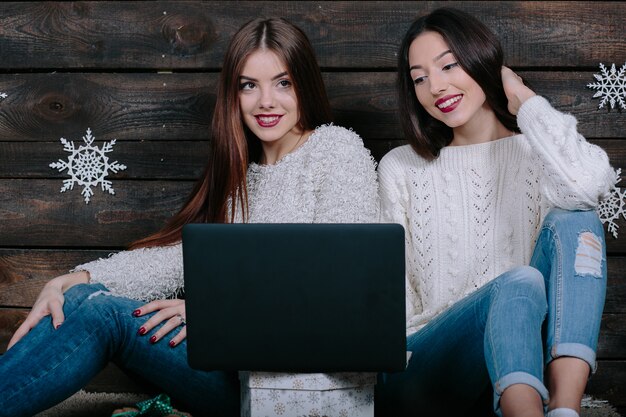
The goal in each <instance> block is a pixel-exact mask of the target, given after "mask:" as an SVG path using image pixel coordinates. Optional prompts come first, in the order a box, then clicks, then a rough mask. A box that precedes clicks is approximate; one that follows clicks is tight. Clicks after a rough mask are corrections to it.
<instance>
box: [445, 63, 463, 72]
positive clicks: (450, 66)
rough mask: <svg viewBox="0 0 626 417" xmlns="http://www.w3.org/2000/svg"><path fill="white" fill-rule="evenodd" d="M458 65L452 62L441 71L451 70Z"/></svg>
mask: <svg viewBox="0 0 626 417" xmlns="http://www.w3.org/2000/svg"><path fill="white" fill-rule="evenodd" d="M458 65H459V64H458V63H457V62H453V63H451V64H448V65H444V67H443V69H444V71H447V70H449V69H452V68H454V67H457V66H458Z"/></svg>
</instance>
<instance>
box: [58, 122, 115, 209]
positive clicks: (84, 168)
mask: <svg viewBox="0 0 626 417" xmlns="http://www.w3.org/2000/svg"><path fill="white" fill-rule="evenodd" d="M94 140H95V137H94V136H91V129H89V128H87V135H86V136H83V141H84V142H85V144H84V145H83V144H81V145H80V146H79V147H78V148H76V147H75V146H74V142H72V141H68V140H67V139H64V138H61V143H62V144H63V150H64V151H66V152H69V153H70V156H69V157H68V160H67V161H63V160H61V159H59V162H52V163H51V164H50V168H56V169H58V170H59V172H61V171H63V170H65V169H67V173H68V174H69V176H70V178H69V179H66V180H63V187H62V188H61V192H65V191H67V190H72V189H73V188H74V184H75V183H77V184H78V185H82V186H83V191H82V192H81V194H82V195H83V196H84V197H85V204H89V200H90V199H91V196H92V195H93V191H92V189H91V187H97V186H98V184H100V187H101V188H102V191H108V192H109V194H115V190H114V189H113V187H111V185H112V182H111V181H109V180H107V179H106V177H107V176H108V175H109V173H110V172H113V173H117V172H118V171H123V170H125V169H126V165H122V164H119V163H118V162H117V161H115V162H109V158H108V157H107V156H106V154H107V153H109V152H112V151H113V146H114V145H115V139H113V140H112V141H110V142H105V143H104V144H103V145H102V148H98V147H97V146H94V145H93V142H94Z"/></svg>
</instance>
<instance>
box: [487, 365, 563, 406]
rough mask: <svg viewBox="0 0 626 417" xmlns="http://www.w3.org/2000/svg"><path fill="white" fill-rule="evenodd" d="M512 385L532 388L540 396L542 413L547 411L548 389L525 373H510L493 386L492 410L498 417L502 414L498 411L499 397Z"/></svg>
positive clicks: (535, 378)
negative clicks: (542, 406)
mask: <svg viewBox="0 0 626 417" xmlns="http://www.w3.org/2000/svg"><path fill="white" fill-rule="evenodd" d="M514 384H525V385H529V386H531V387H533V388H534V389H535V390H536V391H537V392H538V393H539V395H540V396H541V402H542V403H543V405H544V411H547V407H548V400H549V398H550V397H549V394H548V389H547V388H546V387H545V385H543V382H541V380H539V379H538V378H537V377H535V376H533V375H531V374H529V373H527V372H511V373H510V374H506V375H504V376H503V377H502V378H500V379H499V380H498V381H496V383H495V386H494V396H493V409H494V410H495V412H496V413H497V414H498V415H499V416H501V415H502V412H501V411H500V397H501V396H502V393H503V392H504V390H505V389H507V388H508V387H510V386H511V385H514Z"/></svg>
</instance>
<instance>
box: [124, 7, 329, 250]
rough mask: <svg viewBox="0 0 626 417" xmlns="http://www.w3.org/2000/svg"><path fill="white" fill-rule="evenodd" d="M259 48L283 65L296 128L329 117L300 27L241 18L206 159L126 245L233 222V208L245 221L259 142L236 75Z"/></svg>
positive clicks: (160, 241)
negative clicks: (186, 193) (179, 196)
mask: <svg viewBox="0 0 626 417" xmlns="http://www.w3.org/2000/svg"><path fill="white" fill-rule="evenodd" d="M259 49H262V50H270V51H272V52H274V53H275V54H276V55H277V56H278V57H279V58H280V59H281V61H282V62H283V64H284V65H285V66H286V67H287V72H288V74H289V77H290V78H291V82H292V84H293V87H294V91H295V93H296V97H297V99H298V114H299V121H298V128H300V129H301V130H313V129H315V128H316V127H317V126H319V125H322V124H326V123H330V122H331V121H332V115H331V110H330V103H329V101H328V97H327V95H326V88H325V87H324V81H323V80H322V75H321V72H320V68H319V65H318V63H317V59H316V57H315V53H314V50H313V47H312V46H311V43H310V42H309V39H308V38H307V36H306V35H305V34H304V32H303V31H302V30H301V29H300V28H298V27H297V26H295V25H293V24H291V23H289V22H288V21H287V20H285V19H282V18H272V19H262V18H259V19H255V20H252V21H250V22H248V23H246V24H245V25H244V26H242V27H241V28H240V29H239V30H238V31H237V33H236V34H235V35H234V36H233V38H232V39H231V41H230V44H229V46H228V50H227V51H226V55H225V57H224V64H223V66H222V71H221V73H220V79H219V84H218V89H217V98H216V103H215V110H214V113H213V121H212V124H211V133H212V137H211V144H210V152H209V159H208V162H207V165H206V168H205V170H204V173H203V174H202V177H201V178H200V180H199V181H198V182H197V183H196V185H195V187H194V189H193V190H192V192H191V195H190V197H189V199H188V200H187V202H186V203H185V204H184V205H183V208H182V209H181V210H180V211H179V212H178V213H177V214H176V215H174V216H173V217H172V218H171V219H170V221H169V222H168V223H167V225H166V226H165V227H164V228H163V229H162V230H160V231H159V232H157V233H155V234H153V235H151V236H148V237H146V238H144V239H141V240H138V241H136V242H133V243H132V244H131V245H130V247H131V249H135V248H140V247H150V246H163V245H169V244H174V243H177V242H178V241H180V239H181V231H182V228H183V226H184V225H185V224H187V223H227V222H233V221H234V217H235V211H236V210H237V209H240V210H241V213H242V217H243V219H244V221H246V218H247V212H248V195H247V191H246V172H247V169H248V164H249V162H251V161H258V160H259V158H260V156H261V144H260V140H259V139H258V138H257V137H256V136H255V135H254V134H252V132H251V131H250V130H249V129H248V128H247V127H246V126H245V125H244V123H243V121H242V120H243V119H242V116H241V110H240V108H239V89H240V79H239V78H240V76H241V72H242V70H243V67H244V65H245V62H246V60H247V58H248V57H249V56H250V55H251V54H252V53H253V52H255V51H257V50H259Z"/></svg>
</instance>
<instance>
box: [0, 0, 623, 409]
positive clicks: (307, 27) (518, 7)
mask: <svg viewBox="0 0 626 417" xmlns="http://www.w3.org/2000/svg"><path fill="white" fill-rule="evenodd" d="M442 4H443V3H441V2H399V1H389V2H382V1H381V2H349V1H337V2H317V1H315V2H308V1H293V2H290V1H286V2H273V1H258V2H249V1H243V2H237V3H236V4H235V3H234V2H226V1H203V2H201V1H169V2H168V1H150V2H144V1H124V2H122V1H119V2H117V1H98V2H89V1H88V2H49V1H45V2H44V1H32V2H28V1H24V2H13V3H12V2H3V3H1V4H0V93H5V94H6V98H4V99H2V98H0V346H2V347H3V346H6V343H7V341H8V339H9V337H10V335H11V333H12V332H13V330H14V328H15V327H16V325H17V324H18V322H19V321H20V320H21V319H23V317H25V315H26V314H27V312H28V308H29V306H31V305H32V303H33V301H34V299H35V297H36V295H37V294H38V291H39V289H40V288H41V286H42V285H43V284H44V283H45V282H46V281H47V280H48V279H50V278H51V277H54V276H56V275H58V274H60V273H63V272H65V271H67V270H68V269H69V268H71V267H72V266H74V265H75V264H77V263H80V262H83V261H87V260H90V259H94V258H96V257H100V256H106V255H107V254H108V253H110V252H112V251H116V250H119V249H122V248H123V247H124V245H126V244H127V243H128V242H130V241H132V240H133V239H136V238H138V237H141V236H144V235H146V234H148V233H150V232H152V231H154V230H157V229H158V228H159V227H160V226H161V225H162V224H163V222H164V220H165V219H166V218H168V216H170V215H171V214H172V213H173V212H175V211H176V210H177V208H179V207H180V205H181V204H182V202H183V200H184V198H185V197H186V195H187V193H188V192H189V190H190V187H191V186H192V184H193V181H194V179H195V178H196V177H197V176H198V175H199V174H200V172H201V169H202V166H203V163H204V160H205V158H206V155H207V143H208V141H209V140H210V137H209V133H208V129H209V125H210V119H211V111H212V107H213V103H214V99H215V86H216V82H217V76H218V73H219V70H220V65H221V60H222V56H223V54H224V51H225V48H226V45H227V42H228V40H229V39H230V37H231V35H232V34H233V33H234V32H235V31H236V30H237V28H238V27H240V26H241V24H243V23H244V22H245V21H247V20H249V19H250V18H253V17H256V16H266V17H271V16H282V17H285V18H287V19H289V20H290V21H292V22H294V23H296V24H297V25H299V26H300V27H302V28H303V29H304V31H305V32H306V33H307V34H308V35H309V37H310V39H311V40H312V42H313V44H314V47H315V50H316V52H317V54H318V58H319V62H320V64H321V66H322V68H323V72H324V79H325V81H326V84H327V88H328V91H329V95H330V98H331V102H332V106H333V109H334V113H335V116H336V123H337V124H340V125H344V126H350V127H352V128H353V129H354V130H355V131H356V132H358V133H359V134H360V135H361V136H362V137H363V138H364V140H365V142H366V145H367V146H368V147H369V148H370V149H371V150H372V152H373V154H374V156H375V157H376V158H377V159H380V157H382V155H384V154H385V152H387V151H388V150H389V149H391V148H393V147H395V146H397V145H399V144H402V143H403V141H402V139H401V133H400V128H399V125H398V118H397V114H396V113H397V105H396V97H395V92H394V80H395V70H396V51H397V48H398V45H399V42H400V40H401V38H402V35H403V33H404V31H405V30H406V29H407V27H408V26H409V24H410V22H411V20H412V19H413V18H414V17H415V16H417V15H418V14H421V13H423V12H426V11H428V10H431V9H433V8H434V7H436V6H439V5H442ZM445 4H446V5H449V6H454V7H458V8H461V9H463V10H466V11H468V12H470V13H473V14H474V15H476V16H477V17H478V18H480V19H481V20H482V21H484V22H485V23H486V24H487V25H488V26H490V27H491V28H493V30H494V31H496V33H497V34H498V35H499V37H500V39H501V41H502V45H503V48H504V50H505V53H506V57H507V58H506V63H507V65H509V66H511V67H512V68H513V69H514V70H516V71H518V72H519V74H520V75H521V76H522V77H523V78H524V79H525V80H526V81H527V82H529V83H531V85H532V86H533V87H534V88H535V90H536V91H537V92H538V93H539V94H542V95H545V96H547V97H548V98H549V99H550V100H551V102H552V103H553V104H554V105H555V106H556V107H557V108H559V109H561V110H563V111H566V112H569V113H572V114H573V115H575V116H576V117H577V118H578V121H579V129H580V131H581V132H582V133H583V134H584V135H585V136H586V137H587V138H589V139H590V140H591V141H593V142H594V143H597V144H599V145H601V146H602V147H604V148H605V149H606V150H607V152H608V153H609V156H610V158H611V162H612V164H613V165H614V166H615V167H616V168H617V167H621V168H622V169H623V170H624V168H626V117H625V115H624V112H623V111H618V110H617V109H613V110H607V109H602V110H599V109H598V102H599V100H598V99H592V96H593V94H594V92H595V91H594V90H590V89H588V88H587V87H586V85H587V84H588V83H590V82H594V81H595V80H594V78H593V74H594V73H599V72H600V71H599V63H604V64H605V65H609V66H610V64H612V63H615V64H616V66H617V67H618V68H619V67H620V66H621V65H623V64H624V63H626V29H625V28H626V25H625V24H624V22H625V21H626V3H624V2H549V1H548V2H521V1H512V2H491V1H486V2H445ZM88 128H90V129H91V131H92V133H93V135H94V136H95V138H96V144H97V145H98V146H101V145H102V144H103V143H104V142H105V141H111V140H113V139H116V140H117V143H116V144H115V146H114V150H113V152H112V153H111V154H109V156H110V158H111V160H112V161H113V160H116V161H119V162H120V163H122V164H124V165H126V166H127V169H126V170H124V171H120V172H119V173H117V174H112V175H110V176H109V177H108V179H110V180H111V181H112V186H113V188H114V189H115V195H110V194H108V193H104V192H102V191H101V190H100V189H99V188H94V192H95V194H94V196H93V197H92V199H91V202H90V203H89V204H88V205H86V204H85V202H84V200H83V197H82V196H81V195H80V190H81V187H80V186H78V185H77V186H76V187H75V188H74V189H73V190H71V191H67V192H65V193H60V192H59V190H60V188H61V186H62V185H63V184H62V181H63V179H66V178H67V174H66V173H65V172H63V173H59V172H58V171H56V170H54V169H52V168H50V167H49V163H51V162H55V161H57V160H59V159H62V160H67V157H68V153H67V152H64V151H63V148H62V145H61V143H60V141H59V139H60V138H61V137H63V138H66V139H68V140H73V141H74V142H75V143H76V144H77V145H78V144H79V143H81V142H82V136H83V135H85V132H86V130H87V129H88ZM624 171H625V173H626V170H624ZM618 224H619V225H621V226H622V229H621V233H622V236H621V237H620V238H619V239H614V238H612V237H608V249H609V259H608V267H609V289H608V295H607V302H606V307H605V316H604V321H603V324H602V330H601V339H600V346H599V362H600V365H599V370H598V372H597V374H596V375H595V376H594V377H593V378H592V379H591V382H590V384H589V388H588V390H589V392H590V393H592V394H594V395H596V396H598V397H601V398H604V399H607V400H609V401H610V402H611V403H612V404H614V405H616V406H617V407H618V408H619V409H620V411H621V412H622V413H623V414H624V413H625V412H626V320H625V317H626V273H625V271H626V227H623V226H624V222H623V221H620V222H619V223H618ZM111 379H112V378H109V379H107V377H106V374H105V376H104V377H101V378H100V379H98V380H96V381H94V383H93V384H92V385H91V387H92V389H96V390H116V389H122V388H125V387H122V388H120V387H119V386H116V385H115V384H113V383H111Z"/></svg>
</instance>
